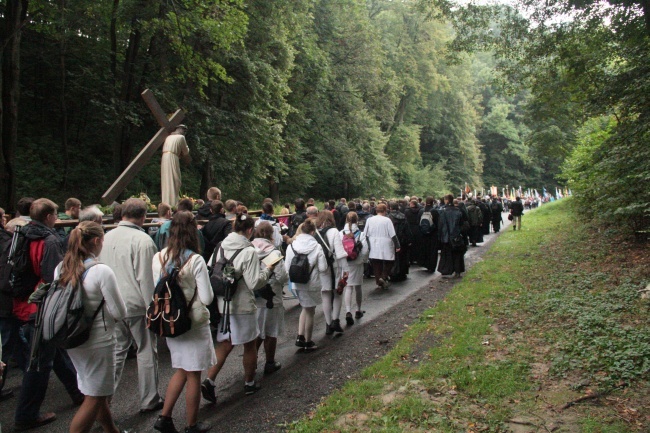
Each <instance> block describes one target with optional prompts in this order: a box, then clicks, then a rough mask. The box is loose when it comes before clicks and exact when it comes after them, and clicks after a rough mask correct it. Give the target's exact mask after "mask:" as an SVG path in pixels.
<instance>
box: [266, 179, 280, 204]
mask: <svg viewBox="0 0 650 433" xmlns="http://www.w3.org/2000/svg"><path fill="white" fill-rule="evenodd" d="M268 180H269V197H271V200H273V203H275V204H280V184H279V183H277V182H276V181H275V179H274V178H273V177H272V176H269V178H268Z"/></svg>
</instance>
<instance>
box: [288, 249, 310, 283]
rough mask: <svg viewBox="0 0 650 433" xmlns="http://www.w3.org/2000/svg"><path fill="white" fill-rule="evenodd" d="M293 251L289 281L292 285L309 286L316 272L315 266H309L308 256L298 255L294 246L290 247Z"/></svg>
mask: <svg viewBox="0 0 650 433" xmlns="http://www.w3.org/2000/svg"><path fill="white" fill-rule="evenodd" d="M289 246H290V247H291V250H292V251H293V258H292V259H291V265H290V266H289V280H291V282H292V283H298V284H307V283H309V279H310V277H311V273H312V271H313V270H314V267H315V266H316V265H314V266H311V267H310V266H309V257H308V254H304V253H298V252H296V250H295V249H294V248H293V245H289Z"/></svg>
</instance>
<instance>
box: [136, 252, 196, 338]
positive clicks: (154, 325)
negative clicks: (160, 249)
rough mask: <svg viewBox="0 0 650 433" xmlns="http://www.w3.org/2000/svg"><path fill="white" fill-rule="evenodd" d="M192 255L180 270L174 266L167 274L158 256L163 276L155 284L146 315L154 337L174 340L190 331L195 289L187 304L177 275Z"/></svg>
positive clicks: (187, 261)
mask: <svg viewBox="0 0 650 433" xmlns="http://www.w3.org/2000/svg"><path fill="white" fill-rule="evenodd" d="M193 255H194V253H191V254H190V255H189V256H188V257H187V260H186V261H185V263H184V264H183V265H182V266H181V267H180V269H179V268H177V267H175V266H174V267H172V268H171V270H170V271H169V272H168V271H167V269H166V267H165V264H164V263H163V261H162V260H163V259H162V254H160V255H159V256H158V258H159V259H160V264H161V266H162V268H163V269H162V271H163V275H162V276H161V277H160V280H158V283H157V284H156V288H155V289H154V291H153V296H152V300H151V303H150V304H149V307H147V313H146V317H147V328H149V330H150V331H151V332H153V333H154V334H156V335H160V336H161V337H168V338H174V337H178V336H179V335H183V334H185V333H186V332H187V331H189V330H190V329H192V320H191V319H190V310H191V309H192V304H193V303H194V299H196V291H197V289H196V288H195V289H194V295H193V296H192V299H190V302H187V300H186V299H185V294H184V293H183V289H182V288H181V286H180V285H179V284H178V274H179V273H180V272H181V271H182V270H183V267H185V265H186V264H187V263H189V261H190V259H191V258H192V256H193Z"/></svg>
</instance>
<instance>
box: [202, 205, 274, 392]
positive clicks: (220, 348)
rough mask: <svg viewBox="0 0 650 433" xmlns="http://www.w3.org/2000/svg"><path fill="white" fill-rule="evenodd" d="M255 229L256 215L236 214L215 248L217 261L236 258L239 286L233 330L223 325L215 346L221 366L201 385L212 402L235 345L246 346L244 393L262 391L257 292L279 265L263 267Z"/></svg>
mask: <svg viewBox="0 0 650 433" xmlns="http://www.w3.org/2000/svg"><path fill="white" fill-rule="evenodd" d="M238 211H239V209H238ZM254 228H255V220H254V219H253V217H251V216H250V215H248V214H247V213H241V212H238V213H237V214H236V215H235V221H234V224H233V231H232V233H230V234H229V235H228V236H227V237H226V239H224V240H223V242H222V243H221V246H220V247H219V248H217V249H216V250H215V251H214V254H216V260H217V261H218V260H220V259H221V258H222V257H224V258H225V259H226V260H228V261H232V265H233V267H234V268H235V279H236V281H237V289H236V291H235V294H234V295H233V298H232V300H231V301H230V329H229V330H228V329H224V328H223V327H222V326H219V332H218V333H217V347H216V348H215V352H216V354H217V365H215V366H214V367H212V368H210V369H209V370H208V377H207V379H205V380H204V381H203V383H202V384H201V393H202V394H203V398H205V399H206V400H208V401H210V402H212V403H216V401H217V396H216V393H215V390H216V384H215V382H214V380H215V379H216V378H217V374H219V372H220V371H221V368H222V367H223V364H224V363H225V362H226V359H227V358H228V355H229V354H230V352H232V349H233V347H234V346H237V345H240V344H241V345H243V346H244V359H243V363H244V392H245V393H246V395H250V394H253V393H255V392H257V391H258V390H259V386H257V385H256V384H255V370H256V369H257V337H258V336H259V335H260V330H259V327H258V325H257V314H256V313H257V306H256V305H255V293H254V291H255V290H257V289H261V288H262V287H264V286H265V285H266V283H267V282H268V280H269V277H270V276H271V274H272V273H273V268H274V267H275V265H273V266H269V267H265V268H264V269H260V259H259V256H258V255H257V252H256V250H255V247H254V246H253V245H252V244H251V242H250V241H249V239H250V238H251V237H252V235H253V230H254ZM210 260H212V259H210ZM219 310H220V311H224V310H223V298H221V297H219ZM228 331H229V332H228Z"/></svg>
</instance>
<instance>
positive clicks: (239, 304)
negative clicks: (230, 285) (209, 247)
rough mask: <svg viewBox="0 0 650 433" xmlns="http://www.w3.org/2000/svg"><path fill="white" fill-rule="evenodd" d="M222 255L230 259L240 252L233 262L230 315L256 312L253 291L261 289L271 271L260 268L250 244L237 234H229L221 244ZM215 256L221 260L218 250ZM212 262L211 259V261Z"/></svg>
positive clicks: (220, 299) (220, 302) (220, 301)
mask: <svg viewBox="0 0 650 433" xmlns="http://www.w3.org/2000/svg"><path fill="white" fill-rule="evenodd" d="M221 247H222V248H223V253H224V255H225V257H226V258H227V259H230V258H231V257H232V256H233V254H235V252H237V250H242V251H241V252H240V253H239V254H238V255H237V257H235V260H234V261H233V266H234V267H235V278H236V279H237V281H238V283H237V291H236V292H235V296H233V298H232V301H231V303H230V313H231V314H252V313H255V312H256V311H257V306H256V305H255V294H254V293H253V291H254V290H257V289H261V288H262V287H264V285H265V284H266V283H267V281H268V280H269V277H270V276H271V271H270V270H269V269H267V268H266V267H264V269H261V268H260V258H259V256H258V255H257V252H256V251H255V247H254V246H253V244H251V242H250V241H249V240H248V239H246V238H245V237H244V236H242V235H240V234H239V233H235V232H233V233H230V234H229V235H228V236H226V239H224V240H223V242H221ZM214 253H215V254H217V257H216V260H219V259H220V258H221V252H220V250H216V251H215V252H214ZM211 260H212V259H211ZM219 310H220V311H223V298H222V297H219Z"/></svg>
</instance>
